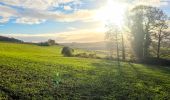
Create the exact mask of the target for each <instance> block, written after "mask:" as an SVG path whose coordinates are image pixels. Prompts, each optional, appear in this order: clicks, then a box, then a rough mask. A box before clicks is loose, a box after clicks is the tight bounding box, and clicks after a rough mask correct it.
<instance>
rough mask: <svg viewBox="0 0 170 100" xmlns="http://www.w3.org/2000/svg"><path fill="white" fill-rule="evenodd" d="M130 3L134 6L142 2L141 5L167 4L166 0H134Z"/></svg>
mask: <svg viewBox="0 0 170 100" xmlns="http://www.w3.org/2000/svg"><path fill="white" fill-rule="evenodd" d="M132 4H133V5H134V6H135V5H141V4H142V5H149V6H155V7H160V6H164V5H168V2H162V1H161V0H134V2H133V3H132Z"/></svg>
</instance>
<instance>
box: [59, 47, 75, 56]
mask: <svg viewBox="0 0 170 100" xmlns="http://www.w3.org/2000/svg"><path fill="white" fill-rule="evenodd" d="M73 52H74V49H72V48H70V47H63V49H62V51H61V54H63V55H64V56H66V57H71V56H73Z"/></svg>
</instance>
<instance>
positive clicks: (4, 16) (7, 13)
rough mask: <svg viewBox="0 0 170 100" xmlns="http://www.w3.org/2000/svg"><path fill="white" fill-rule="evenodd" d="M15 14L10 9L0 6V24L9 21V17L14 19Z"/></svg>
mask: <svg viewBox="0 0 170 100" xmlns="http://www.w3.org/2000/svg"><path fill="white" fill-rule="evenodd" d="M16 14H17V12H16V11H15V10H13V9H12V8H9V7H6V6H3V5H0V23H5V22H8V21H9V20H10V17H12V16H13V17H15V16H16Z"/></svg>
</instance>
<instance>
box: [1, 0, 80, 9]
mask: <svg viewBox="0 0 170 100" xmlns="http://www.w3.org/2000/svg"><path fill="white" fill-rule="evenodd" d="M73 1H78V0H1V2H3V3H5V4H8V5H13V6H18V7H23V8H30V9H39V10H45V9H49V8H51V7H56V6H58V5H59V4H64V3H68V2H73Z"/></svg>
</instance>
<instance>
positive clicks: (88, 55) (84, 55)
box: [75, 53, 100, 59]
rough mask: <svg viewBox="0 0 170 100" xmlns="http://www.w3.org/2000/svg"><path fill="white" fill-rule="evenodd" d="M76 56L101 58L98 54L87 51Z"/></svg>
mask: <svg viewBox="0 0 170 100" xmlns="http://www.w3.org/2000/svg"><path fill="white" fill-rule="evenodd" d="M75 56H76V57H82V58H97V59H100V57H97V55H96V54H87V53H79V54H76V55H75Z"/></svg>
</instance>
